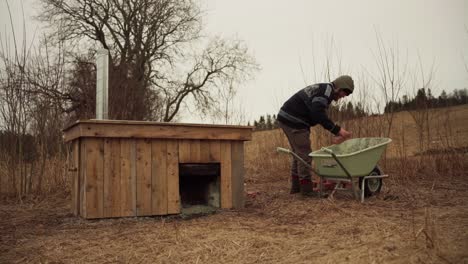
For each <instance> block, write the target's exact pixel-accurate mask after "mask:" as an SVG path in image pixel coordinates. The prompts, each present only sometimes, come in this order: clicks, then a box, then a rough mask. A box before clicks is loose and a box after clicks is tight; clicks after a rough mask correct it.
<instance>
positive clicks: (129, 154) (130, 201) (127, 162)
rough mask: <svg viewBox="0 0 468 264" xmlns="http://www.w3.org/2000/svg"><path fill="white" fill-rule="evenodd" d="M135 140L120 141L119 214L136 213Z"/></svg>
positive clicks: (132, 214) (129, 214)
mask: <svg viewBox="0 0 468 264" xmlns="http://www.w3.org/2000/svg"><path fill="white" fill-rule="evenodd" d="M135 159H136V155H135V140H134V139H121V141H120V198H121V211H120V215H121V216H135V215H136V175H135V174H136V173H135Z"/></svg>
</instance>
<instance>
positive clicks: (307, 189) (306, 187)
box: [300, 180, 328, 198]
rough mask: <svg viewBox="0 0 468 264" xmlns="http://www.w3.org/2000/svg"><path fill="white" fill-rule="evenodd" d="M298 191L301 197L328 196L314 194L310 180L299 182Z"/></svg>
mask: <svg viewBox="0 0 468 264" xmlns="http://www.w3.org/2000/svg"><path fill="white" fill-rule="evenodd" d="M300 190H301V195H302V196H303V197H317V198H327V197H328V195H326V194H322V195H320V193H319V192H314V190H313V186H312V181H311V180H301V181H300Z"/></svg>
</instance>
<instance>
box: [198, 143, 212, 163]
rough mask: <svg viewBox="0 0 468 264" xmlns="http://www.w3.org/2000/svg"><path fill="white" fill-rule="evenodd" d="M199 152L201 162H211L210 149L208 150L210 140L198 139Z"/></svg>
mask: <svg viewBox="0 0 468 264" xmlns="http://www.w3.org/2000/svg"><path fill="white" fill-rule="evenodd" d="M199 142H200V143H199V148H200V154H199V158H200V161H199V162H201V163H209V162H213V161H212V160H211V150H210V141H209V140H200V141H199Z"/></svg>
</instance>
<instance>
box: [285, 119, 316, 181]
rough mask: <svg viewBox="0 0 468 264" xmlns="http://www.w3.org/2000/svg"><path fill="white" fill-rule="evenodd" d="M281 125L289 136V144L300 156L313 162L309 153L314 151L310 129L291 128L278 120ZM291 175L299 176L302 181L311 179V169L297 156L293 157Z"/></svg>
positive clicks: (308, 161) (309, 162)
mask: <svg viewBox="0 0 468 264" xmlns="http://www.w3.org/2000/svg"><path fill="white" fill-rule="evenodd" d="M278 124H279V127H280V128H281V129H282V130H283V131H284V133H285V134H286V137H287V138H288V141H289V145H290V146H291V148H292V151H294V152H295V153H296V154H297V155H299V157H301V158H302V159H303V160H304V161H306V162H307V163H308V164H311V163H312V157H310V156H309V153H310V152H312V148H311V145H310V129H309V128H307V129H295V128H291V127H289V126H287V125H285V124H283V123H281V122H279V121H278ZM291 176H292V177H293V178H296V177H298V178H299V180H301V182H302V181H310V180H311V170H310V168H308V167H307V166H306V165H305V164H303V163H302V162H300V161H298V160H297V159H296V158H293V159H292V164H291Z"/></svg>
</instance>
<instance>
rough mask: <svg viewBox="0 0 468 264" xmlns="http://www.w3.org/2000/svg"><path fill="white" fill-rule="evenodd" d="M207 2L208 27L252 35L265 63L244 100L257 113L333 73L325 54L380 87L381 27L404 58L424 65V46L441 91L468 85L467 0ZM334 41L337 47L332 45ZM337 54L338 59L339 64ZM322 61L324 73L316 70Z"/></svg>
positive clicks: (252, 42)
mask: <svg viewBox="0 0 468 264" xmlns="http://www.w3.org/2000/svg"><path fill="white" fill-rule="evenodd" d="M203 3H204V7H205V9H206V10H207V17H206V20H205V22H206V27H207V31H209V32H211V33H215V34H221V35H223V36H233V35H235V36H237V37H239V38H240V39H243V40H245V42H246V43H247V44H248V46H249V47H250V49H251V51H252V53H253V54H254V55H255V57H256V58H257V61H258V62H259V64H260V65H261V67H262V70H261V71H260V72H259V73H258V75H257V77H256V79H255V80H253V81H251V82H249V83H248V84H246V85H245V87H243V88H242V89H241V93H240V96H241V97H243V102H244V103H243V104H244V106H245V107H246V108H247V109H250V111H251V112H252V113H253V114H254V116H256V115H259V114H266V113H270V114H273V113H276V112H277V110H278V108H279V107H280V106H281V104H282V103H283V101H284V100H286V99H287V98H288V97H289V96H290V95H292V93H294V92H295V91H297V90H298V89H300V88H302V87H304V86H305V85H306V84H308V83H312V82H321V81H327V80H323V75H321V74H320V73H321V72H323V70H324V67H323V65H324V62H325V59H324V58H325V57H326V56H325V54H331V57H332V58H337V57H338V58H341V63H342V66H341V73H343V74H350V75H352V76H353V77H354V78H355V79H357V80H356V83H357V84H359V83H360V82H362V81H366V82H367V83H368V84H369V86H370V89H377V87H376V85H375V84H374V83H373V81H372V79H370V77H369V75H370V73H375V69H376V62H375V56H374V55H375V54H376V52H377V41H376V32H377V33H379V34H380V36H381V37H382V39H383V40H384V43H385V45H388V46H392V47H398V48H399V51H400V55H401V57H402V59H404V58H406V57H408V65H409V66H410V67H411V68H415V67H416V66H417V63H418V54H419V56H420V58H421V61H422V63H423V68H424V69H425V71H426V72H429V70H430V67H431V65H433V64H434V65H435V70H436V74H435V81H434V83H433V89H432V90H433V93H434V94H435V95H438V94H440V91H442V89H445V90H447V91H449V90H453V89H460V88H466V87H468V72H467V70H466V69H465V65H464V63H465V62H466V63H468V1H466V0H448V1H446V0H392V1H383V0H359V1H358V0H352V1H351V0H349V1H345V0H341V1H339V0H327V1H323V0H288V1H271V0H270V1H268V0H255V1H253V0H236V1H231V0H206V1H204V2H203ZM332 41H333V43H334V47H332V48H330V43H331V42H332ZM406 54H408V55H406ZM463 56H464V57H465V58H463ZM337 61H338V60H337V59H332V63H334V65H335V66H336V65H337V64H338V63H337ZM314 63H315V69H316V70H315V72H316V73H317V74H314V73H313V72H314ZM363 73H369V74H363ZM334 74H335V75H337V74H338V71H337V70H335V71H334ZM362 75H364V76H362ZM331 78H334V76H333V74H332V77H331ZM367 78H369V79H368V80H365V79H367ZM359 88H360V87H359V86H357V87H356V89H359ZM409 92H412V91H408V93H409ZM254 95H255V96H254ZM353 95H354V94H353ZM253 97H256V98H255V99H253Z"/></svg>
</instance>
